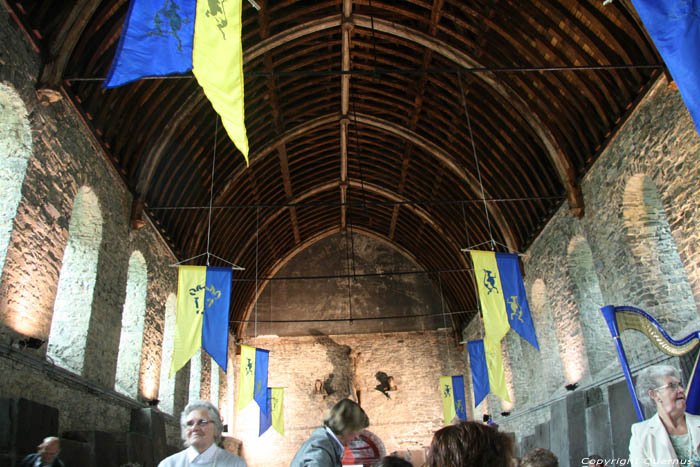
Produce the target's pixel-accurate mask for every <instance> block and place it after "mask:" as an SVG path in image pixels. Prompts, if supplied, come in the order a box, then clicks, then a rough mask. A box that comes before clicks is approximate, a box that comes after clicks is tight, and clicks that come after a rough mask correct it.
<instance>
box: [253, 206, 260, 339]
mask: <svg viewBox="0 0 700 467" xmlns="http://www.w3.org/2000/svg"><path fill="white" fill-rule="evenodd" d="M258 212H259V211H258V208H255V334H254V335H255V337H256V338H257V337H258V237H259V230H260V224H259V220H258V217H259V216H258Z"/></svg>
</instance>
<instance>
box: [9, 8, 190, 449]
mask: <svg viewBox="0 0 700 467" xmlns="http://www.w3.org/2000/svg"><path fill="white" fill-rule="evenodd" d="M0 44H2V49H3V50H2V66H0V82H1V83H2V84H3V90H5V91H7V90H8V89H9V90H10V91H9V92H11V93H12V94H13V95H16V96H18V98H19V99H21V102H22V104H23V106H24V108H25V109H26V111H25V112H21V113H23V114H24V115H25V116H24V117H23V118H26V119H27V120H28V125H29V128H30V132H31V144H30V145H29V148H30V149H31V156H30V158H29V161H28V165H27V169H26V174H25V177H24V184H23V185H22V191H21V194H22V198H21V200H20V203H19V206H18V208H17V213H16V217H15V219H14V224H13V228H12V232H11V236H10V242H9V246H8V250H7V256H6V260H5V266H4V269H3V272H2V282H1V283H0V324H1V325H0V344H2V345H5V346H8V348H9V349H12V350H10V352H16V351H17V350H16V349H15V347H16V345H17V341H18V340H19V339H20V338H22V337H23V336H31V337H36V338H39V339H42V340H47V338H48V337H49V332H50V329H51V321H52V315H53V307H54V300H55V297H56V293H57V286H58V283H59V275H60V272H61V266H62V260H63V257H64V250H65V247H66V244H67V241H68V234H69V224H70V221H71V213H72V210H73V207H74V201H75V197H76V194H77V193H78V191H79V190H80V189H81V188H83V187H88V188H89V189H90V190H91V192H92V193H94V194H95V196H96V198H97V200H98V203H99V211H100V213H101V217H102V236H101V239H100V241H99V251H98V265H97V274H96V276H95V277H94V281H95V285H94V292H93V293H92V296H91V297H88V299H90V300H91V302H92V306H91V316H90V317H89V328H88V332H87V342H86V344H85V350H84V364H83V366H82V370H81V371H80V375H78V376H79V377H81V378H83V379H85V381H86V382H87V383H89V385H94V387H97V388H101V390H104V391H106V392H107V393H109V392H110V391H112V390H113V388H114V382H115V371H116V363H117V354H118V346H119V339H120V330H121V317H122V310H123V306H124V300H125V296H126V285H127V270H128V263H129V258H130V256H131V254H132V252H134V251H139V252H140V253H141V254H142V255H143V258H144V260H145V262H146V266H147V276H148V286H147V293H146V317H145V324H144V332H143V345H142V351H141V353H142V358H141V362H140V365H139V366H140V370H139V371H138V374H135V375H133V377H134V378H138V388H139V389H138V396H137V400H138V401H141V402H138V401H134V403H135V404H136V405H143V402H142V401H143V400H144V399H151V398H155V397H157V394H158V385H159V378H160V366H161V347H162V335H163V324H164V314H165V303H166V299H167V297H168V295H169V294H173V293H175V292H176V284H177V274H176V270H175V269H173V268H169V267H168V265H169V264H171V263H173V262H175V261H176V259H175V257H174V255H173V254H172V253H171V252H170V250H169V248H168V247H167V245H166V244H165V243H164V241H163V240H162V239H161V238H160V236H159V234H158V233H157V232H156V231H155V230H154V228H153V226H152V225H151V224H150V223H147V224H146V227H144V228H142V229H141V230H138V231H132V230H130V228H129V216H130V206H131V202H132V198H131V195H130V193H129V191H128V189H127V187H126V185H125V183H124V182H123V180H122V178H121V177H120V176H119V174H118V173H117V171H116V170H115V168H114V167H113V165H112V164H111V163H110V162H109V161H108V160H107V158H106V156H105V155H104V154H103V153H102V151H101V149H100V147H99V146H98V145H97V144H96V143H95V142H94V141H93V139H92V137H91V135H90V134H89V132H88V131H87V127H86V125H85V123H84V122H83V121H82V120H81V119H80V118H79V117H78V115H77V113H76V112H75V109H74V108H73V107H72V106H71V104H70V103H69V102H68V101H67V99H65V98H61V99H59V100H58V101H55V102H50V101H49V100H48V99H45V98H42V97H41V96H40V94H38V93H37V91H36V89H35V85H36V76H37V74H38V72H39V56H38V54H37V53H36V52H35V51H34V50H33V49H32V46H31V44H30V43H29V42H28V41H27V39H26V37H25V36H24V34H23V32H22V31H21V30H20V29H19V28H18V27H17V26H16V24H15V23H14V21H12V20H11V18H10V17H9V15H8V13H7V10H6V9H5V8H0ZM20 110H21V109H20ZM3 131H4V130H3ZM19 136H20V137H21V135H19ZM24 146H27V144H24ZM2 157H8V154H3V155H2ZM75 293H79V291H77V290H76V291H75ZM57 331H58V332H57V333H56V336H55V338H56V339H59V338H60V330H57ZM22 352H27V350H22ZM45 352H46V346H43V347H42V348H41V349H40V350H38V351H33V352H32V354H33V355H32V356H33V357H36V358H40V359H43V358H45V357H46V354H45ZM49 362H50V361H49ZM0 371H2V373H3V374H4V375H6V377H3V378H2V380H0V394H2V396H3V397H25V398H28V399H33V400H36V401H39V402H42V403H45V404H49V405H52V406H54V407H56V408H58V409H59V412H60V429H61V430H62V431H63V430H85V429H88V428H92V429H100V430H104V431H124V429H125V426H126V423H127V422H128V419H129V413H130V412H129V411H130V410H131V407H132V405H130V404H129V403H126V404H125V403H120V402H119V401H118V398H117V399H115V398H114V397H112V396H110V395H109V394H108V395H104V394H102V395H101V393H100V392H99V391H97V392H96V391H92V392H91V391H90V390H89V389H86V388H85V387H83V388H80V387H75V386H73V385H72V384H71V383H70V382H66V381H60V380H56V379H51V378H48V377H47V376H46V375H45V374H44V373H43V371H42V370H41V369H38V368H36V367H32V366H31V365H22V364H18V363H17V362H16V361H12V360H8V359H7V358H5V357H0ZM180 386H181V387H182V386H183V385H182V384H181V385H180ZM183 390H184V391H186V387H183V388H182V389H181V391H183ZM178 400H182V396H180V398H179V399H178ZM181 406H182V402H180V403H179V408H180V409H181ZM86 425H89V426H86ZM170 431H171V432H172V433H175V431H176V430H174V429H173V428H170ZM177 436H179V434H178V435H177ZM172 437H173V435H171V438H172Z"/></svg>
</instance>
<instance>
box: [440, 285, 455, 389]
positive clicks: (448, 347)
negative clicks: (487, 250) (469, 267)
mask: <svg viewBox="0 0 700 467" xmlns="http://www.w3.org/2000/svg"><path fill="white" fill-rule="evenodd" d="M438 284H439V285H440V306H441V308H442V325H443V327H444V328H445V347H447V366H448V368H452V365H451V364H450V363H451V360H450V342H449V331H447V316H446V315H445V296H444V295H443V293H442V276H441V275H440V273H438ZM450 371H451V370H450ZM445 376H452V375H445Z"/></svg>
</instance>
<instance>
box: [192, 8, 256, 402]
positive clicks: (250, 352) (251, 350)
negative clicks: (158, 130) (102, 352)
mask: <svg viewBox="0 0 700 467" xmlns="http://www.w3.org/2000/svg"><path fill="white" fill-rule="evenodd" d="M198 3H199V2H198ZM238 380H239V381H238V411H239V412H240V411H241V410H242V409H244V408H245V406H246V405H248V403H249V402H250V401H252V400H253V396H254V395H255V347H251V346H249V345H241V374H240V378H238Z"/></svg>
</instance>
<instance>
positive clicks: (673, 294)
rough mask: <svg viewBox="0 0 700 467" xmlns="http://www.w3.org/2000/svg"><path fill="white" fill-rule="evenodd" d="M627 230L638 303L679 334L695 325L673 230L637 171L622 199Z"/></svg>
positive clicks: (633, 289)
mask: <svg viewBox="0 0 700 467" xmlns="http://www.w3.org/2000/svg"><path fill="white" fill-rule="evenodd" d="M623 214H624V219H625V233H626V237H627V242H628V245H629V246H630V249H631V250H632V253H633V255H634V261H635V267H636V268H635V269H636V273H637V274H636V278H635V281H634V283H631V284H630V289H631V290H630V295H632V296H633V297H638V299H637V302H636V303H634V304H635V305H637V306H639V307H640V308H643V309H644V310H646V311H648V312H649V313H651V314H652V315H653V316H654V317H655V318H657V319H659V320H660V321H661V323H662V324H663V326H664V328H665V329H666V330H667V331H669V332H670V333H672V334H674V335H676V336H677V337H680V334H683V335H685V333H686V332H690V331H692V330H695V329H696V328H697V319H698V314H697V311H696V308H695V301H694V300H693V295H692V292H691V289H690V283H689V282H688V277H687V275H686V272H685V269H684V268H683V263H682V261H681V258H680V256H679V254H678V250H677V248H676V242H675V240H674V239H673V235H672V234H671V226H670V225H669V224H668V220H667V218H666V212H665V210H664V206H663V204H662V203H661V199H660V198H659V193H658V191H657V189H656V185H655V184H654V182H653V181H652V180H651V178H649V177H648V176H647V175H644V174H637V175H635V176H633V177H632V178H631V179H630V180H629V182H628V183H627V186H626V187H625V194H624V199H623Z"/></svg>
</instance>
